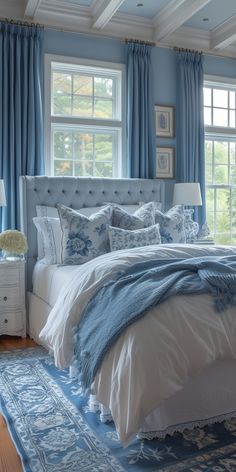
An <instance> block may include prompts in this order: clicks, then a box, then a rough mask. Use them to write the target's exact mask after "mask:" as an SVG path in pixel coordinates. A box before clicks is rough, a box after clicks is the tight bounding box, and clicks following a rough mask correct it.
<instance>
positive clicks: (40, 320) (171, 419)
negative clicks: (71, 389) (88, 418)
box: [28, 292, 236, 439]
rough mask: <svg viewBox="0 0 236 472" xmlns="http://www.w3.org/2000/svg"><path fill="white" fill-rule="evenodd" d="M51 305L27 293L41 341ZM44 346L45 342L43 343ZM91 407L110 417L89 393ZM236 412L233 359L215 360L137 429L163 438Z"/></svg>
mask: <svg viewBox="0 0 236 472" xmlns="http://www.w3.org/2000/svg"><path fill="white" fill-rule="evenodd" d="M50 310H51V306H50V305H48V304H47V303H46V302H45V301H44V300H42V299H41V298H39V297H37V296H36V295H34V294H33V293H30V292H29V293H28V313H29V323H28V333H29V336H30V337H31V338H32V339H34V340H35V341H36V342H37V343H38V344H41V345H42V341H41V340H40V339H39V333H40V331H41V329H42V328H43V326H44V325H45V323H46V321H47V318H48V315H49V313H50ZM45 347H46V348H47V346H45ZM89 406H90V410H91V411H93V412H97V411H100V419H101V421H102V422H107V421H111V420H112V417H111V414H110V411H109V409H108V408H106V407H105V406H103V405H101V404H100V403H99V402H98V401H97V400H96V397H95V396H94V395H91V396H90V401H89ZM234 416H236V362H234V361H233V360H228V361H227V360H217V361H216V362H214V364H212V365H210V366H208V367H207V368H206V369H205V370H204V371H203V372H201V373H198V374H197V375H195V376H194V377H192V378H191V379H190V381H189V382H188V384H187V385H185V386H184V387H183V389H182V390H180V391H179V392H177V393H176V394H175V395H173V396H172V397H171V398H169V399H167V400H165V401H164V402H163V403H162V404H161V405H160V406H159V408H157V409H156V410H155V411H153V412H152V413H151V414H150V415H149V416H147V417H146V418H145V420H144V422H143V424H142V427H141V429H140V432H139V437H140V438H141V439H143V438H146V439H153V438H154V437H159V438H163V437H165V436H166V434H174V433H175V432H183V431H184V430H185V429H189V430H191V429H193V428H194V427H196V426H204V425H206V424H212V423H215V422H218V421H223V420H225V419H227V418H231V417H234Z"/></svg>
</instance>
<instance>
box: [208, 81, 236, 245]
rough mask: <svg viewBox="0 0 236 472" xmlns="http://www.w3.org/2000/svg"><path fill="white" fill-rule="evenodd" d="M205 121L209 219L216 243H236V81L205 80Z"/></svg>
mask: <svg viewBox="0 0 236 472" xmlns="http://www.w3.org/2000/svg"><path fill="white" fill-rule="evenodd" d="M225 82H226V81H225ZM204 121H205V175H206V206H207V222H208V225H209V227H210V230H211V234H212V236H213V237H214V239H215V241H216V242H217V243H219V244H236V128H235V124H236V83H223V82H217V81H214V82H213V81H211V80H206V81H205V84H204Z"/></svg>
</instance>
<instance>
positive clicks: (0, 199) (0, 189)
mask: <svg viewBox="0 0 236 472" xmlns="http://www.w3.org/2000/svg"><path fill="white" fill-rule="evenodd" d="M6 204H7V202H6V194H5V188H4V182H3V180H0V206H6Z"/></svg>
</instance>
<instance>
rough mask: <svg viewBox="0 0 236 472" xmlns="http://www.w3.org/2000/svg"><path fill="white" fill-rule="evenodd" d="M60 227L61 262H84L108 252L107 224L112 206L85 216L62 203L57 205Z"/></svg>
mask: <svg viewBox="0 0 236 472" xmlns="http://www.w3.org/2000/svg"><path fill="white" fill-rule="evenodd" d="M57 209H58V213H59V217H60V222H61V229H62V263H63V264H84V263H85V262H87V261H90V260H91V259H94V258H95V257H97V256H100V255H101V254H104V253H106V252H109V238H108V226H109V225H110V224H111V219H112V207H111V206H107V207H105V208H103V209H102V210H100V211H99V212H98V213H95V214H94V215H92V216H90V218H87V217H86V216H84V215H82V214H80V213H78V212H77V211H74V210H72V209H71V208H68V207H66V206H64V205H57Z"/></svg>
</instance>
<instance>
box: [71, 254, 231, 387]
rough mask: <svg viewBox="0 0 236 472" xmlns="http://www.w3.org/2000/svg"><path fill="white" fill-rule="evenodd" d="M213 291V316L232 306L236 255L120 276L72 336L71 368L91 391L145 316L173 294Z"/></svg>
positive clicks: (155, 264) (139, 267)
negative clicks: (115, 348)
mask: <svg viewBox="0 0 236 472" xmlns="http://www.w3.org/2000/svg"><path fill="white" fill-rule="evenodd" d="M206 292H211V293H212V294H213V297H214V304H215V309H216V311H222V310H224V308H225V307H227V306H228V305H233V304H236V256H226V257H225V256H223V257H212V256H211V257H206V256H205V257H196V258H193V259H171V260H170V259H168V260H160V259H159V260H151V261H146V262H144V263H137V264H135V265H133V266H132V267H131V268H129V269H127V270H126V271H123V272H122V273H119V274H118V276H117V278H116V280H112V281H110V282H109V283H108V284H106V285H104V286H103V287H102V288H100V289H99V290H98V292H97V293H96V294H95V296H94V297H93V298H92V300H91V301H90V302H89V303H88V305H87V307H86V309H85V310H84V313H83V316H82V319H81V321H80V323H79V325H78V327H77V329H76V332H75V356H74V366H75V367H76V368H77V369H78V371H79V374H80V375H79V377H80V380H81V382H82V386H83V388H84V389H85V390H87V391H89V388H90V386H91V383H92V382H93V380H94V378H95V375H96V373H97V371H98V369H99V367H100V365H101V362H102V360H103V358H104V356H105V354H106V352H107V351H108V350H109V349H110V347H111V346H112V345H113V343H114V342H115V341H116V340H117V338H118V337H119V335H120V334H121V333H122V332H123V331H124V330H125V328H127V326H129V325H130V324H131V323H133V322H135V321H136V320H138V319H139V318H141V317H142V316H144V315H145V314H146V313H147V311H148V310H149V309H150V308H151V307H153V306H155V305H157V304H159V303H161V302H162V301H164V300H166V299H167V298H168V297H170V296H173V295H176V294H191V293H194V294H196V293H206Z"/></svg>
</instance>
